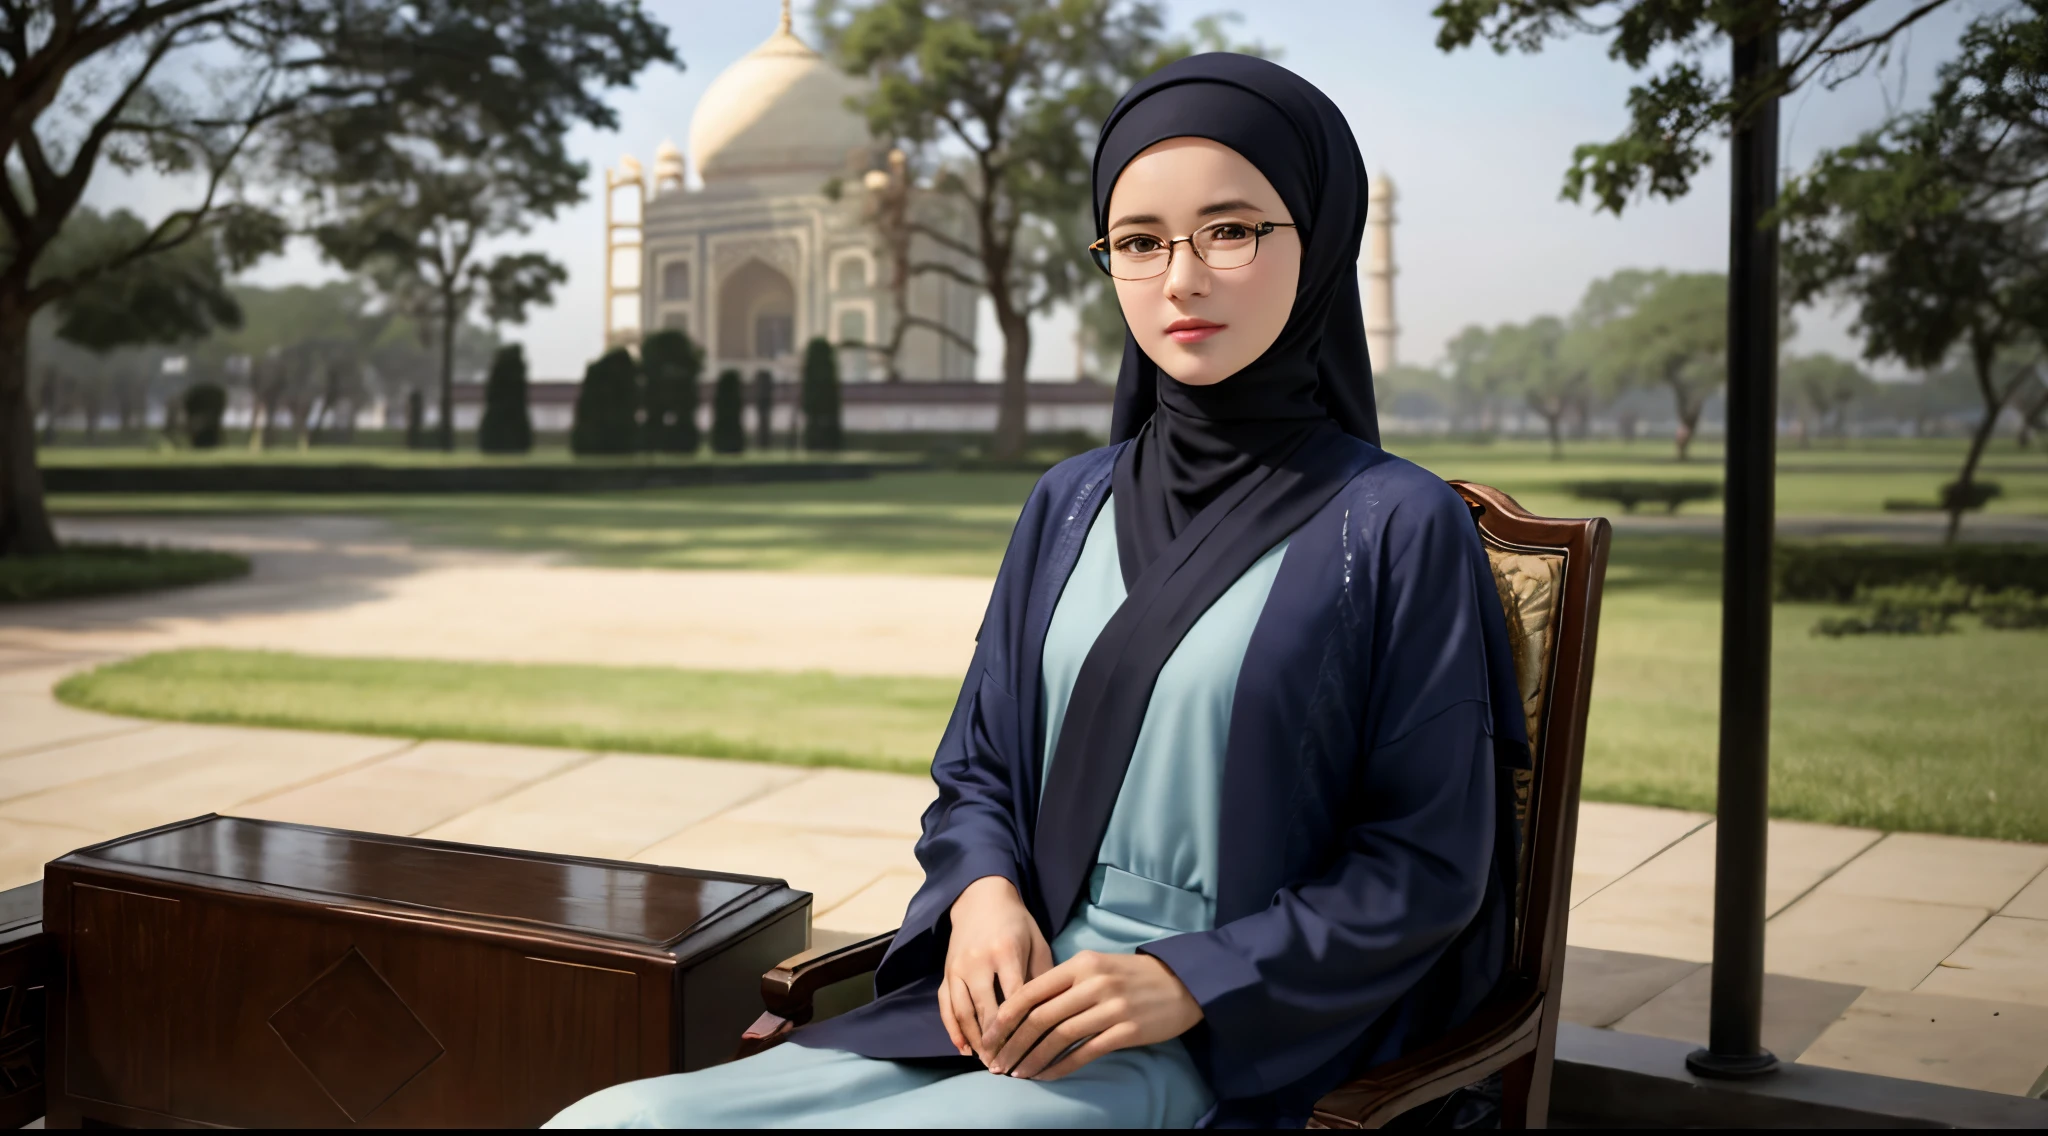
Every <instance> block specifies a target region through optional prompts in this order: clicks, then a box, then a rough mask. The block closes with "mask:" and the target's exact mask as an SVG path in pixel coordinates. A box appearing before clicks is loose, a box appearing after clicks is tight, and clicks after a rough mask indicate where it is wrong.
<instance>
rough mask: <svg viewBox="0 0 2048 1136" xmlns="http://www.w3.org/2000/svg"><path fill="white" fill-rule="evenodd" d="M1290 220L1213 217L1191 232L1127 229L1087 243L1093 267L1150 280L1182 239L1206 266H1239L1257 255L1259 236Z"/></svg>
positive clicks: (1288, 225) (1122, 277)
mask: <svg viewBox="0 0 2048 1136" xmlns="http://www.w3.org/2000/svg"><path fill="white" fill-rule="evenodd" d="M1296 227H1297V226H1296V225H1295V224H1294V223H1293V222H1291V221H1260V222H1259V223H1258V224H1256V225H1247V224H1245V223H1244V222H1242V221H1217V222H1216V223H1214V224H1211V225H1204V226H1202V227H1201V228H1199V229H1196V230H1195V231H1194V232H1193V233H1192V234H1191V235H1189V236H1185V237H1174V238H1172V239H1170V240H1169V239H1164V238H1160V237H1155V236H1153V235H1152V234H1150V233H1130V234H1127V235H1125V236H1121V237H1118V238H1116V240H1115V241H1111V240H1110V239H1109V238H1108V237H1103V238H1102V239H1101V240H1098V241H1096V242H1095V243H1094V244H1092V245H1089V246H1088V255H1089V256H1091V257H1093V258H1094V260H1095V267H1097V268H1100V269H1101V270H1103V271H1104V272H1107V273H1109V274H1110V275H1111V276H1112V277H1115V278H1116V279H1118V280H1150V279H1152V278H1153V277H1155V276H1158V275H1160V274H1162V273H1164V272H1165V271H1166V269H1167V267H1168V266H1169V265H1171V264H1172V263H1173V246H1175V245H1177V244H1179V243H1181V242H1182V241H1186V242H1187V244H1188V247H1189V248H1191V249H1193V250H1195V256H1196V257H1198V258H1200V260H1201V262H1202V263H1203V264H1206V265H1208V266H1209V267H1210V268H1217V269H1230V268H1243V267H1244V266H1245V265H1247V264H1250V263H1251V262H1252V261H1254V260H1256V259H1258V255H1259V238H1260V237H1264V236H1267V235H1269V234H1270V233H1272V231H1273V230H1275V229H1292V228H1296Z"/></svg>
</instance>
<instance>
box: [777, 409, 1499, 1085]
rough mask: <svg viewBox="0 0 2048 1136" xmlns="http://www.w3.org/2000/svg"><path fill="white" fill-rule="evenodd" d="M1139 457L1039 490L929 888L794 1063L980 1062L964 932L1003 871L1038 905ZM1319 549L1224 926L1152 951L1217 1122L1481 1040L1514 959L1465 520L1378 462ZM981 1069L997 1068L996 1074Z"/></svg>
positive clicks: (1233, 841)
mask: <svg viewBox="0 0 2048 1136" xmlns="http://www.w3.org/2000/svg"><path fill="white" fill-rule="evenodd" d="M1120 448H1121V447H1120V446H1110V447H1106V448H1103V449H1099V450H1093V451H1090V452H1089V453H1085V454H1081V455H1079V456H1077V457H1074V458H1071V459H1069V460H1067V461H1065V462H1062V463H1060V464H1059V465H1058V466H1055V467H1054V468H1053V469H1052V470H1050V471H1048V472H1047V473H1046V475H1045V476H1044V477H1043V478H1041V479H1040V480H1039V483H1038V485H1037V487H1036V488H1035V489H1034V490H1033V491H1032V494H1031V498H1030V500H1029V502H1028V503H1027V504H1026V505H1025V507H1024V512H1023V515H1022V516H1021V517H1020V518H1019V519H1018V521H1017V528H1016V531H1015V533H1014V534H1013V535H1012V536H1011V539H1010V547H1009V550H1008V552H1007V553H1006V554H1005V556H1004V558H1003V565H1002V568H1001V570H1000V572H999V573H998V574H997V577H996V583H995V589H994V592H993V594H992V595H991V597H990V599H989V606H988V613H987V615H986V616H985V617H984V619H983V622H982V626H981V630H980V632H979V634H978V636H977V647H976V651H975V655H974V662H973V665H972V666H971V667H969V669H968V673H967V678H966V682H965V683H964V684H963V686H962V687H961V691H960V699H959V703H958V705H957V706H956V707H955V708H954V711H953V716H952V720H951V722H950V723H949V724H948V726H947V728H946V732H945V735H944V737H943V739H942V740H941V741H940V743H939V749H938V753H937V756H936V757H935V758H934V759H933V762H932V780H933V781H935V782H936V783H937V785H938V798H937V800H935V801H933V802H932V805H931V807H930V808H928V809H926V810H925V814H924V822H923V823H924V835H923V837H922V838H921V839H920V840H919V841H918V844H917V857H918V861H919V862H920V863H921V864H922V865H923V866H924V870H925V881H924V885H923V887H921V888H920V889H919V890H918V892H917V894H916V895H915V896H914V897H913V898H912V899H911V901H910V907H909V910H908V911H906V912H905V913H904V917H903V923H902V928H901V929H900V930H899V931H898V932H897V934H896V939H895V942H894V943H893V944H892V945H891V947H890V949H889V953H888V955H887V957H886V958H884V959H883V961H882V965H881V968H880V969H879V970H878V971H877V972H876V975H875V989H876V993H877V998H876V1000H875V1001H874V1002H873V1003H871V1004H869V1005H868V1006H865V1007H862V1008H861V1009H858V1010H855V1011H852V1012H850V1013H848V1014H845V1015H842V1016H840V1017H837V1018H833V1019H830V1020H828V1021H824V1022H820V1023H818V1024H816V1025H813V1026H810V1027H807V1028H805V1029H801V1030H798V1031H797V1032H796V1033H795V1034H794V1035H793V1036H792V1040H795V1041H797V1042H800V1043H802V1044H806V1045H814V1046H826V1047H830V1048H836V1049H844V1050H850V1051H852V1052H855V1053H861V1054H864V1055H866V1056H870V1057H886V1058H896V1059H918V1058H952V1059H955V1060H960V1058H959V1057H958V1054H957V1052H956V1051H955V1050H954V1049H953V1047H952V1043H951V1042H950V1041H949V1040H948V1038H947V1036H946V1032H945V1028H944V1026H943V1025H942V1024H941V1023H940V1020H939V1014H938V1004H937V998H936V990H937V983H938V976H939V974H940V972H941V970H942V969H943V966H944V961H945V948H946V938H947V934H948V930H949V927H948V923H947V918H946V916H947V912H948V910H949V909H950V908H951V907H952V905H953V901H954V900H955V899H956V898H958V897H959V895H960V893H961V891H962V890H964V889H965V888H966V887H967V885H968V884H970V883H972V882H974V881H975V880H977V879H980V878H981V877H983V876H1001V877H1003V878H1005V879H1007V880H1009V881H1011V882H1012V883H1013V884H1015V885H1017V888H1018V891H1019V892H1020V894H1025V895H1029V894H1031V891H1030V885H1031V879H1030V872H1031V870H1032V869H1031V863H1032V855H1031V834H1032V832H1033V830H1034V828H1035V827H1036V805H1037V802H1038V796H1039V787H1040V784H1039V778H1040V771H1041V765H1042V760H1041V755H1042V753H1043V749H1044V739H1043V725H1044V724H1043V717H1044V714H1043V710H1042V708H1041V707H1042V703H1041V693H1040V690H1039V685H1040V674H1041V671H1040V665H1039V660H1040V654H1041V652H1042V650H1043V648H1044V644H1045V635H1046V628H1047V627H1048V625H1049V624H1050V622H1051V620H1052V612H1053V607H1054V605H1055V604H1056V603H1057V602H1058V600H1059V596H1060V591H1061V589H1062V588H1063V587H1064V586H1065V585H1066V580H1067V576H1068V574H1069V573H1070V572H1071V571H1072V569H1073V567H1074V563H1075V561H1076V560H1077V559H1078V558H1079V556H1080V552H1081V545H1082V542H1083V540H1084V539H1085V538H1086V536H1087V533H1088V527H1089V525H1090V524H1091V523H1092V521H1093V520H1094V517H1095V514H1096V511H1097V509H1099V508H1100V507H1101V504H1102V501H1103V500H1104V498H1105V497H1106V496H1107V495H1108V493H1109V488H1110V470H1111V467H1112V466H1113V464H1114V462H1115V460H1116V454H1117V452H1118V450H1119V449H1120ZM1343 460H1345V461H1346V462H1348V463H1349V464H1350V465H1351V466H1352V467H1353V471H1352V475H1351V477H1350V480H1349V482H1348V483H1347V484H1346V486H1345V488H1344V489H1343V490H1341V491H1340V492H1339V493H1338V494H1337V495H1336V496H1335V497H1334V498H1333V499H1332V500H1331V501H1330V503H1329V504H1328V505H1327V506H1325V507H1324V508H1323V509H1322V510H1321V512H1319V513H1318V514H1316V516H1315V517H1314V518H1312V519H1311V520H1310V521H1309V522H1308V523H1307V524H1305V525H1304V526H1302V528H1301V529H1299V530H1298V531H1297V532H1296V533H1295V534H1294V536H1293V538H1292V541H1291V543H1290V544H1289V546H1288V550H1287V556H1286V558H1285V559H1284V560H1283V561H1282V562H1281V567H1280V574H1279V577H1278V579H1277V580H1276V581H1275V583H1274V586H1273V590H1272V594H1271V597H1270V598H1269V599H1268V600H1267V603H1266V607H1265V610H1264V611H1263V612H1262V613H1261V614H1260V616H1259V621H1258V624H1257V626H1256V628H1255V629H1254V631H1253V633H1252V638H1251V641H1250V643H1249V645H1248V646H1247V648H1246V651H1245V659H1244V665H1243V668H1242V670H1241V673H1240V678H1239V680H1238V688H1237V693H1236V696H1235V699H1234V701H1233V703H1232V712H1231V721H1230V734H1229V739H1228V741H1227V743H1226V749H1225V757H1224V786H1223V793H1222V801H1223V813H1222V816H1221V819H1220V824H1221V833H1220V856H1219V860H1220V863H1219V879H1218V883H1217V902H1216V927H1215V929H1213V930H1210V931H1204V932H1198V933H1194V934H1184V935H1175V936H1172V937H1170V938H1166V939H1162V940H1159V941H1157V942H1154V943H1151V944H1148V945H1147V946H1145V947H1144V948H1142V949H1143V950H1144V951H1145V952H1146V953H1149V954H1151V955H1154V956H1156V957H1157V958H1159V959H1160V960H1161V961H1163V962H1165V963H1166V964H1167V965H1168V966H1169V967H1171V968H1172V970H1173V972H1174V974H1175V975H1176V976H1178V977H1179V978H1180V980H1181V981H1182V983H1184V984H1185V985H1186V986H1187V988H1188V990H1189V991H1190V992H1191V993H1192V994H1193V995H1194V996H1195V999H1196V1001H1197V1002H1199V1003H1200V1004H1201V1007H1202V1010H1203V1015H1204V1017H1203V1021H1202V1022H1201V1024H1199V1025H1198V1026H1196V1027H1195V1029H1194V1030H1192V1031H1191V1032H1189V1033H1188V1034H1187V1035H1185V1036H1184V1038H1183V1040H1184V1041H1185V1042H1186V1044H1187V1045H1188V1048H1189V1050H1190V1052H1191V1053H1192V1054H1193V1056H1194V1058H1195V1061H1196V1064H1197V1066H1198V1067H1199V1068H1200V1069H1201V1070H1202V1073H1203V1075H1204V1077H1205V1078H1206V1079H1207V1081H1208V1083H1209V1084H1210V1086H1211V1087H1212V1088H1213V1089H1214V1090H1215V1093H1216V1096H1217V1098H1218V1105H1217V1107H1216V1109H1215V1110H1214V1111H1212V1112H1211V1113H1210V1115H1209V1116H1208V1117H1207V1118H1206V1121H1207V1123H1209V1124H1212V1125H1289V1124H1291V1125H1299V1124H1301V1123H1303V1122H1305V1121H1306V1119H1307V1116H1308V1113H1309V1110H1310V1109H1311V1108H1312V1107H1313V1105H1314V1103H1315V1101H1316V1099H1317V1098H1318V1097H1319V1096H1321V1095H1322V1094H1323V1093H1325V1092H1327V1091H1328V1090H1329V1089H1331V1088H1333V1087H1335V1086H1336V1085H1337V1084H1338V1083H1339V1082H1341V1081H1342V1080H1343V1079H1344V1077H1345V1075H1346V1074H1347V1073H1348V1072H1349V1071H1350V1070H1351V1069H1352V1068H1354V1067H1355V1066H1356V1065H1357V1064H1358V1063H1360V1062H1362V1061H1363V1062H1374V1063H1376V1062H1379V1061H1383V1060H1388V1059H1391V1058H1393V1057H1397V1056H1399V1055H1400V1054H1402V1053H1404V1052H1407V1051H1408V1050H1411V1049H1413V1048H1414V1047H1416V1046H1417V1045H1420V1044H1422V1043H1424V1042H1427V1041H1429V1040H1431V1039H1433V1038H1435V1037H1437V1036H1439V1035H1441V1034H1442V1033H1443V1032H1445V1031H1446V1030H1448V1029H1450V1028H1451V1027H1453V1026H1455V1025H1456V1024H1458V1023H1459V1022H1460V1021H1462V1020H1463V1019H1464V1018H1465V1017H1466V1016H1467V1015H1468V1014H1470V1013H1471V1011H1472V1010H1473V1009H1474V1008H1475V1007H1476V1006H1477V1005H1478V1003H1479V1002H1480V1001H1481V1000H1482V999H1483V998H1484V997H1485V996H1486V994H1487V993H1488V992H1489V991H1490V990H1491V989H1492V987H1493V985H1494V984H1495V982H1496V981H1497V980H1498V978H1499V976H1500V974H1501V971H1502V967H1503V965H1504V962H1505V959H1506V952H1507V948H1508V940H1509V932H1510V925H1511V922H1512V919H1511V910H1510V904H1509V891H1508V888H1509V881H1510V880H1511V879H1512V874H1511V870H1510V867H1509V866H1510V865H1511V864H1512V863H1513V859H1512V849H1511V848H1510V847H1509V845H1510V843H1511V841H1512V839H1513V837H1512V828H1511V825H1512V821H1511V819H1509V817H1510V813H1509V811H1508V810H1507V808H1506V804H1505V802H1506V796H1505V793H1506V782H1507V778H1506V777H1505V776H1502V777H1499V778H1497V777H1496V775H1495V767H1496V763H1497V762H1503V763H1507V764H1516V763H1520V762H1525V761H1526V755H1527V746H1526V737H1525V732H1524V729H1523V725H1522V721H1521V710H1520V699H1519V696H1518V694H1517V692H1516V687H1515V682H1514V671H1513V664H1512V660H1511V659H1510V657H1509V654H1508V646H1507V633H1506V627H1505V623H1504V621H1503V618H1502V615H1501V609H1500V601H1499V599H1498V595H1497V593H1496V591H1495V589H1494V585H1493V578H1492V574H1491V571H1490V569H1489V567H1488V565H1487V561H1486V556H1485V552H1484V550H1483V548H1482V547H1481V545H1480V542H1479V537H1478V533H1477V531H1476V529H1475V527H1474V525H1473V523H1472V518H1471V514H1470V511H1469V510H1468V509H1467V508H1466V506H1465V503H1464V501H1463V500H1462V499H1461V498H1460V497H1459V496H1458V495H1457V493H1456V492H1455V491H1454V490H1452V489H1451V488H1450V487H1449V486H1447V485H1445V484H1444V483H1443V481H1441V480H1439V479H1438V478H1437V477H1436V476H1434V475H1433V474H1431V473H1429V472H1428V471H1426V470H1423V469H1422V468H1420V467H1418V466H1416V465H1414V464H1412V463H1410V462H1407V461H1404V460H1402V459H1400V458H1397V457H1394V456H1392V455H1391V454H1388V453H1386V452H1385V451H1383V450H1380V449H1378V448H1377V447H1374V446H1372V445H1370V444H1368V443H1366V442H1362V441H1357V442H1354V443H1353V444H1352V446H1351V447H1350V448H1349V449H1348V450H1346V451H1344V453H1343ZM970 1060H971V1059H970Z"/></svg>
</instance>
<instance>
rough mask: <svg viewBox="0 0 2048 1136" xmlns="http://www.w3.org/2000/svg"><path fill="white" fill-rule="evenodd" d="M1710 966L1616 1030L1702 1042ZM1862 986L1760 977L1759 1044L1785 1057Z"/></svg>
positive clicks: (1791, 1055) (1833, 1016)
mask: <svg viewBox="0 0 2048 1136" xmlns="http://www.w3.org/2000/svg"><path fill="white" fill-rule="evenodd" d="M1713 988H1714V968H1713V967H1711V966H1703V967H1700V968H1698V969H1697V970H1694V971H1693V972H1692V973H1691V974H1689V975H1687V976H1686V977H1685V979H1684V980H1683V981H1681V982H1678V983H1676V984H1675V985H1673V986H1672V987H1671V989H1669V990H1666V991H1664V992H1663V993H1662V994H1659V995H1657V996H1656V997H1655V998H1652V999H1650V1000H1649V1001H1648V1002H1645V1003H1643V1005H1642V1006H1641V1007H1639V1008H1638V1009H1636V1010H1635V1011H1634V1012H1633V1013H1630V1014H1629V1015H1628V1016H1626V1017H1624V1018H1622V1019H1621V1020H1620V1021H1618V1022H1616V1023H1614V1028H1615V1029H1617V1030H1619V1031H1621V1032H1622V1033H1634V1034H1642V1035H1644V1036H1646V1037H1668V1038H1670V1039H1672V1040H1673V1041H1689V1042H1692V1043H1693V1044H1695V1045H1705V1044H1706V1043H1707V1007H1708V1005H1709V1004H1710V1002H1711V1001H1712V996H1713ZM1862 993H1863V987H1861V986H1855V985H1851V984H1848V983H1842V982H1816V981H1815V980H1813V979H1811V978H1793V977H1791V976H1790V975H1784V974H1765V975H1764V1020H1763V1043H1764V1048H1765V1049H1768V1050H1770V1051H1771V1052H1772V1053H1775V1054H1777V1056H1778V1059H1779V1060H1780V1061H1790V1060H1792V1059H1794V1058H1796V1057H1798V1056H1799V1055H1800V1054H1801V1053H1803V1052H1805V1051H1806V1047H1807V1046H1809V1045H1812V1044H1813V1041H1814V1039H1815V1038H1817V1037H1819V1036H1820V1035H1821V1034H1822V1033H1824V1032H1826V1031H1827V1029H1828V1027H1830V1026H1832V1025H1834V1024H1835V1022H1836V1021H1838V1020H1839V1019H1840V1018H1841V1016H1842V1012H1843V1011H1844V1010H1847V1009H1848V1008H1849V1004H1850V1003H1852V1002H1854V1001H1855V1000H1856V998H1857V996H1859V995H1861V994H1862Z"/></svg>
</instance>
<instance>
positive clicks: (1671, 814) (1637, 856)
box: [1571, 801, 1712, 907]
mask: <svg viewBox="0 0 2048 1136" xmlns="http://www.w3.org/2000/svg"><path fill="white" fill-rule="evenodd" d="M1710 819H1712V818H1710V817H1708V816H1707V814H1705V813H1689V812H1684V811H1682V810H1679V809H1653V808H1647V807H1644V806H1642V805H1610V804H1602V803H1600V802H1597V801H1587V802H1585V803H1584V804H1581V805H1580V806H1579V833H1578V842H1577V844H1576V845H1575V846H1574V848H1573V850H1572V900H1571V902H1572V906H1573V907H1577V906H1578V905H1579V904H1581V903H1584V902H1585V901H1586V900H1587V899H1589V898H1591V897H1592V895H1593V894H1594V893H1595V892H1598V891H1599V890H1600V889H1601V888H1604V887H1606V886H1607V885H1608V884H1611V883H1613V882H1614V881H1616V880H1618V879H1620V878H1621V877H1623V876H1625V875H1627V874H1628V873H1630V872H1632V871H1634V870H1635V869H1636V866H1637V865H1639V864H1641V863H1642V862H1643V861H1645V860H1648V859H1649V858H1650V857H1652V856H1655V855H1656V854H1657V853H1659V852H1661V851H1663V850H1664V849H1666V848H1669V847H1670V846H1671V845H1673V844H1675V843H1677V842H1678V841H1679V840H1680V839H1681V838H1683V837H1684V836H1685V834H1686V833H1688V832H1691V831H1692V830H1694V829H1696V828H1698V827H1699V826H1701V825H1703V824H1705V823H1707V821H1708V820H1710Z"/></svg>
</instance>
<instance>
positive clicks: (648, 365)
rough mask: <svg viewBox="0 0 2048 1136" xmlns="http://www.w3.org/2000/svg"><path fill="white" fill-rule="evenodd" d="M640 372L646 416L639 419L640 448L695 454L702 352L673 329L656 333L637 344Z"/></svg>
mask: <svg viewBox="0 0 2048 1136" xmlns="http://www.w3.org/2000/svg"><path fill="white" fill-rule="evenodd" d="M640 369H641V371H643V372H644V373H645V375H646V380H645V386H644V388H643V391H644V394H645V396H646V400H647V403H646V414H645V415H644V416H643V418H642V419H641V423H642V427H643V429H642V431H641V433H642V440H641V445H642V446H643V447H645V448H646V449H649V450H654V451H657V452H659V453H664V454H694V453H696V452H697V445H698V442H699V441H700V439H699V437H698V430H697V404H698V401H699V398H698V395H697V376H698V375H700V374H702V373H703V371H704V350H703V348H700V347H698V346H697V345H696V344H695V343H693V342H691V341H690V337H689V336H688V335H685V334H683V332H682V331H680V330H678V329H676V328H669V329H667V330H665V331H657V332H655V333H654V334H653V335H650V336H648V337H647V338H646V339H645V340H643V341H641V344H640Z"/></svg>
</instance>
